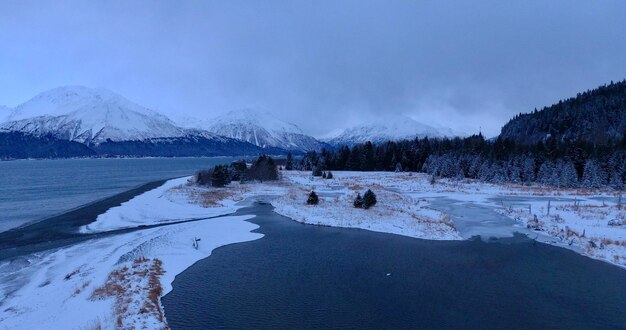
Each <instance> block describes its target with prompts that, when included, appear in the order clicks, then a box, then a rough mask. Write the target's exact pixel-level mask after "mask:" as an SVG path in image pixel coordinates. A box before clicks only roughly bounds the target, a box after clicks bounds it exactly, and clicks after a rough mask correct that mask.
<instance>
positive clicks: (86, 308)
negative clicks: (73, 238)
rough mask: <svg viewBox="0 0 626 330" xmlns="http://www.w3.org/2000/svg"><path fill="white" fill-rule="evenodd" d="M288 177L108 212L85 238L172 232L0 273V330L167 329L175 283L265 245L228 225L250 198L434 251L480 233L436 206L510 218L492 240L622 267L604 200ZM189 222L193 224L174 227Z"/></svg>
mask: <svg viewBox="0 0 626 330" xmlns="http://www.w3.org/2000/svg"><path fill="white" fill-rule="evenodd" d="M281 174H282V176H283V179H282V180H280V181H278V182H270V183H253V184H239V183H232V184H231V185H229V186H228V187H226V188H210V187H199V186H197V185H195V184H193V183H190V182H189V178H180V179H174V180H170V181H168V182H166V183H165V184H163V185H162V186H160V187H158V188H156V189H153V190H150V191H148V192H145V193H143V194H141V195H138V196H135V197H134V198H132V199H130V200H128V201H127V202H125V203H123V204H122V205H120V206H117V207H113V208H110V209H109V210H107V211H106V212H105V213H103V214H101V215H99V216H98V217H97V219H96V221H94V222H92V223H90V224H88V225H85V226H82V227H81V228H80V231H81V232H83V233H96V232H105V231H111V230H116V229H121V228H137V227H141V226H149V225H154V224H167V223H170V224H169V225H167V226H162V227H156V228H147V229H140V230H137V231H133V232H130V233H126V234H120V235H115V236H110V237H105V238H100V239H94V240H90V241H86V242H83V243H80V244H76V245H73V246H70V247H66V248H60V249H56V250H52V251H47V252H43V253H38V254H36V255H31V256H29V257H28V258H18V259H16V260H13V261H12V262H5V263H2V264H0V280H1V281H0V283H1V284H0V293H1V294H2V296H1V297H3V298H2V300H1V301H0V307H1V308H0V329H3V328H7V329H16V328H36V327H38V326H39V325H41V324H46V325H47V326H49V327H51V328H98V327H102V328H105V329H107V328H116V327H132V326H135V327H138V328H141V327H147V328H162V327H165V326H166V324H167V323H166V320H165V319H164V317H163V314H162V309H161V306H160V297H162V296H163V295H165V294H166V293H167V292H168V291H169V290H171V283H172V281H173V280H174V277H175V276H176V275H177V274H179V273H181V272H182V271H184V270H185V269H186V268H188V267H189V266H191V265H192V264H193V263H194V262H196V261H198V260H200V259H203V258H206V257H207V256H209V255H210V254H211V251H212V250H213V249H215V248H217V247H219V246H222V245H226V244H231V243H236V242H242V241H249V240H254V239H258V238H260V237H262V235H261V234H257V233H251V231H252V230H254V229H256V228H258V227H257V226H256V225H254V224H252V223H250V222H247V221H245V220H246V219H250V218H251V217H252V216H232V215H231V214H232V213H234V212H235V211H237V210H238V209H240V208H242V207H245V206H247V205H249V203H246V201H250V197H255V196H269V197H270V198H269V200H270V201H271V203H272V205H273V206H274V207H275V212H277V213H279V214H281V215H285V216H287V217H289V218H292V219H294V220H295V221H299V222H303V223H308V224H314V225H325V226H339V227H354V228H362V229H367V230H372V231H379V232H387V233H394V234H399V235H405V236H410V237H416V238H423V239H439V240H460V239H464V238H467V237H468V233H474V232H476V227H472V228H473V231H467V229H466V228H467V226H465V224H466V223H465V222H466V221H469V219H467V218H463V217H462V216H457V215H454V214H452V213H451V214H446V212H445V210H444V209H443V208H441V207H440V204H441V198H445V199H446V202H445V203H446V204H455V205H456V206H455V207H456V210H460V211H463V209H466V208H468V207H472V205H473V206H479V207H481V208H482V210H481V212H483V211H484V212H491V213H490V214H495V215H497V216H499V217H500V218H494V219H496V220H495V221H492V222H497V221H498V219H510V220H511V221H510V222H507V223H506V224H504V225H503V224H502V223H494V224H486V225H485V226H506V227H507V228H506V230H504V231H497V232H503V233H504V234H502V235H504V236H506V235H508V234H510V233H512V232H515V231H521V232H526V233H529V232H532V233H535V232H536V233H537V235H543V236H545V237H546V239H545V240H543V241H546V242H548V243H552V244H555V245H559V246H571V245H575V246H577V247H578V249H577V251H578V252H580V253H582V254H584V255H588V256H590V257H593V258H597V259H601V260H605V261H607V262H610V263H613V264H616V265H618V266H622V267H624V265H625V260H626V257H625V256H626V243H625V242H626V237H625V236H624V234H625V231H626V225H622V226H609V225H608V221H610V220H612V219H613V218H616V219H622V220H623V219H624V209H623V207H622V209H621V210H620V209H617V207H616V205H615V202H614V200H610V197H611V196H610V195H609V194H608V193H606V192H604V193H600V194H592V193H589V192H584V191H552V190H548V189H546V188H541V187H523V186H496V185H490V184H484V183H479V182H474V181H462V182H456V181H450V180H439V181H437V182H434V183H433V182H431V180H430V178H429V177H428V176H426V175H422V174H408V173H390V172H384V173H382V172H334V173H333V174H334V178H333V179H322V178H319V177H315V178H313V177H311V176H310V173H309V172H298V171H289V172H287V171H284V172H282V173H281ZM367 189H372V190H373V191H374V192H375V193H376V194H377V196H378V201H379V202H378V204H377V205H376V206H374V207H373V208H371V209H369V210H363V209H356V208H354V207H353V206H352V201H353V199H354V196H355V195H356V194H357V193H359V192H360V193H361V194H362V193H363V192H364V191H365V190H367ZM312 190H314V191H316V192H317V193H318V195H319V196H320V203H319V204H318V205H316V206H311V205H306V202H305V201H306V198H307V196H308V193H309V192H310V191H312ZM448 200H449V201H450V202H449V203H448V202H447V201H448ZM548 200H550V203H551V204H550V207H551V209H550V212H548V210H547V201H548ZM574 200H575V202H574ZM573 203H575V204H573ZM457 204H458V205H457ZM468 214H472V213H468ZM483 214H484V213H483ZM535 215H537V222H538V224H537V227H536V229H537V230H535V228H533V229H532V230H531V229H528V228H526V227H527V225H528V224H529V221H530V222H531V224H534V222H533V221H535V218H534V216H535ZM188 220H194V221H192V222H184V223H175V222H183V221H188ZM478 228H479V229H478V231H477V233H478V234H480V233H481V230H483V231H484V233H489V234H488V235H491V233H492V232H491V231H486V230H484V228H487V227H484V228H480V227H478ZM195 238H199V239H201V240H200V241H199V244H198V248H197V249H196V248H194V247H193V245H192V242H193V240H194V239H195ZM570 242H571V243H570ZM592 242H593V243H592ZM594 245H595V247H594Z"/></svg>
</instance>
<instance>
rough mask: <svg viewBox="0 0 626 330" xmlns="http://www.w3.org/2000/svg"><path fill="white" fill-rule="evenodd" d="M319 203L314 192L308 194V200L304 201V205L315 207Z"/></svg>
mask: <svg viewBox="0 0 626 330" xmlns="http://www.w3.org/2000/svg"><path fill="white" fill-rule="evenodd" d="M319 201H320V199H319V197H317V194H316V193H315V191H311V193H310V194H309V198H308V199H307V200H306V203H307V204H309V205H317V203H319Z"/></svg>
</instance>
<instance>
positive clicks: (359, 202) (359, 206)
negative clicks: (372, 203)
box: [354, 193, 363, 209]
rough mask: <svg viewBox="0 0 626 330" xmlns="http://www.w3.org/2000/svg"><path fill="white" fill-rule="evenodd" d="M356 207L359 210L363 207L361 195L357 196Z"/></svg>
mask: <svg viewBox="0 0 626 330" xmlns="http://www.w3.org/2000/svg"><path fill="white" fill-rule="evenodd" d="M354 207H356V208H359V209H360V208H362V207H363V197H361V194H360V193H357V194H356V198H355V199H354Z"/></svg>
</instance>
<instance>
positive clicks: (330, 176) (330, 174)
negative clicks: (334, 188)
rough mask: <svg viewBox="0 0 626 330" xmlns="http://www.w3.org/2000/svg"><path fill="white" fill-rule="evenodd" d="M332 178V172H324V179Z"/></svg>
mask: <svg viewBox="0 0 626 330" xmlns="http://www.w3.org/2000/svg"><path fill="white" fill-rule="evenodd" d="M332 178H333V172H331V171H328V173H326V179H332Z"/></svg>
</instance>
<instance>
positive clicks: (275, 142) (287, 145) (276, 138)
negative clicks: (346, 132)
mask: <svg viewBox="0 0 626 330" xmlns="http://www.w3.org/2000/svg"><path fill="white" fill-rule="evenodd" d="M179 124H180V125H185V126H186V127H194V128H200V129H206V130H208V131H209V132H212V133H215V134H217V135H222V136H226V137H230V138H233V139H238V140H241V141H246V142H249V143H252V144H254V145H256V146H259V147H262V148H280V149H284V150H291V151H298V152H306V151H309V150H318V151H319V150H320V149H322V148H323V147H325V146H326V144H324V143H322V142H320V141H318V140H316V139H315V138H313V137H312V136H309V135H306V134H304V133H303V132H302V130H300V128H298V126H296V125H294V124H291V123H287V122H284V121H282V120H280V119H278V118H276V117H274V116H273V115H271V114H270V113H267V112H258V111H254V110H250V109H243V110H237V111H231V112H229V113H227V114H225V115H223V116H219V117H217V118H215V119H213V120H208V121H202V120H198V121H193V120H188V121H187V123H185V122H179Z"/></svg>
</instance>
